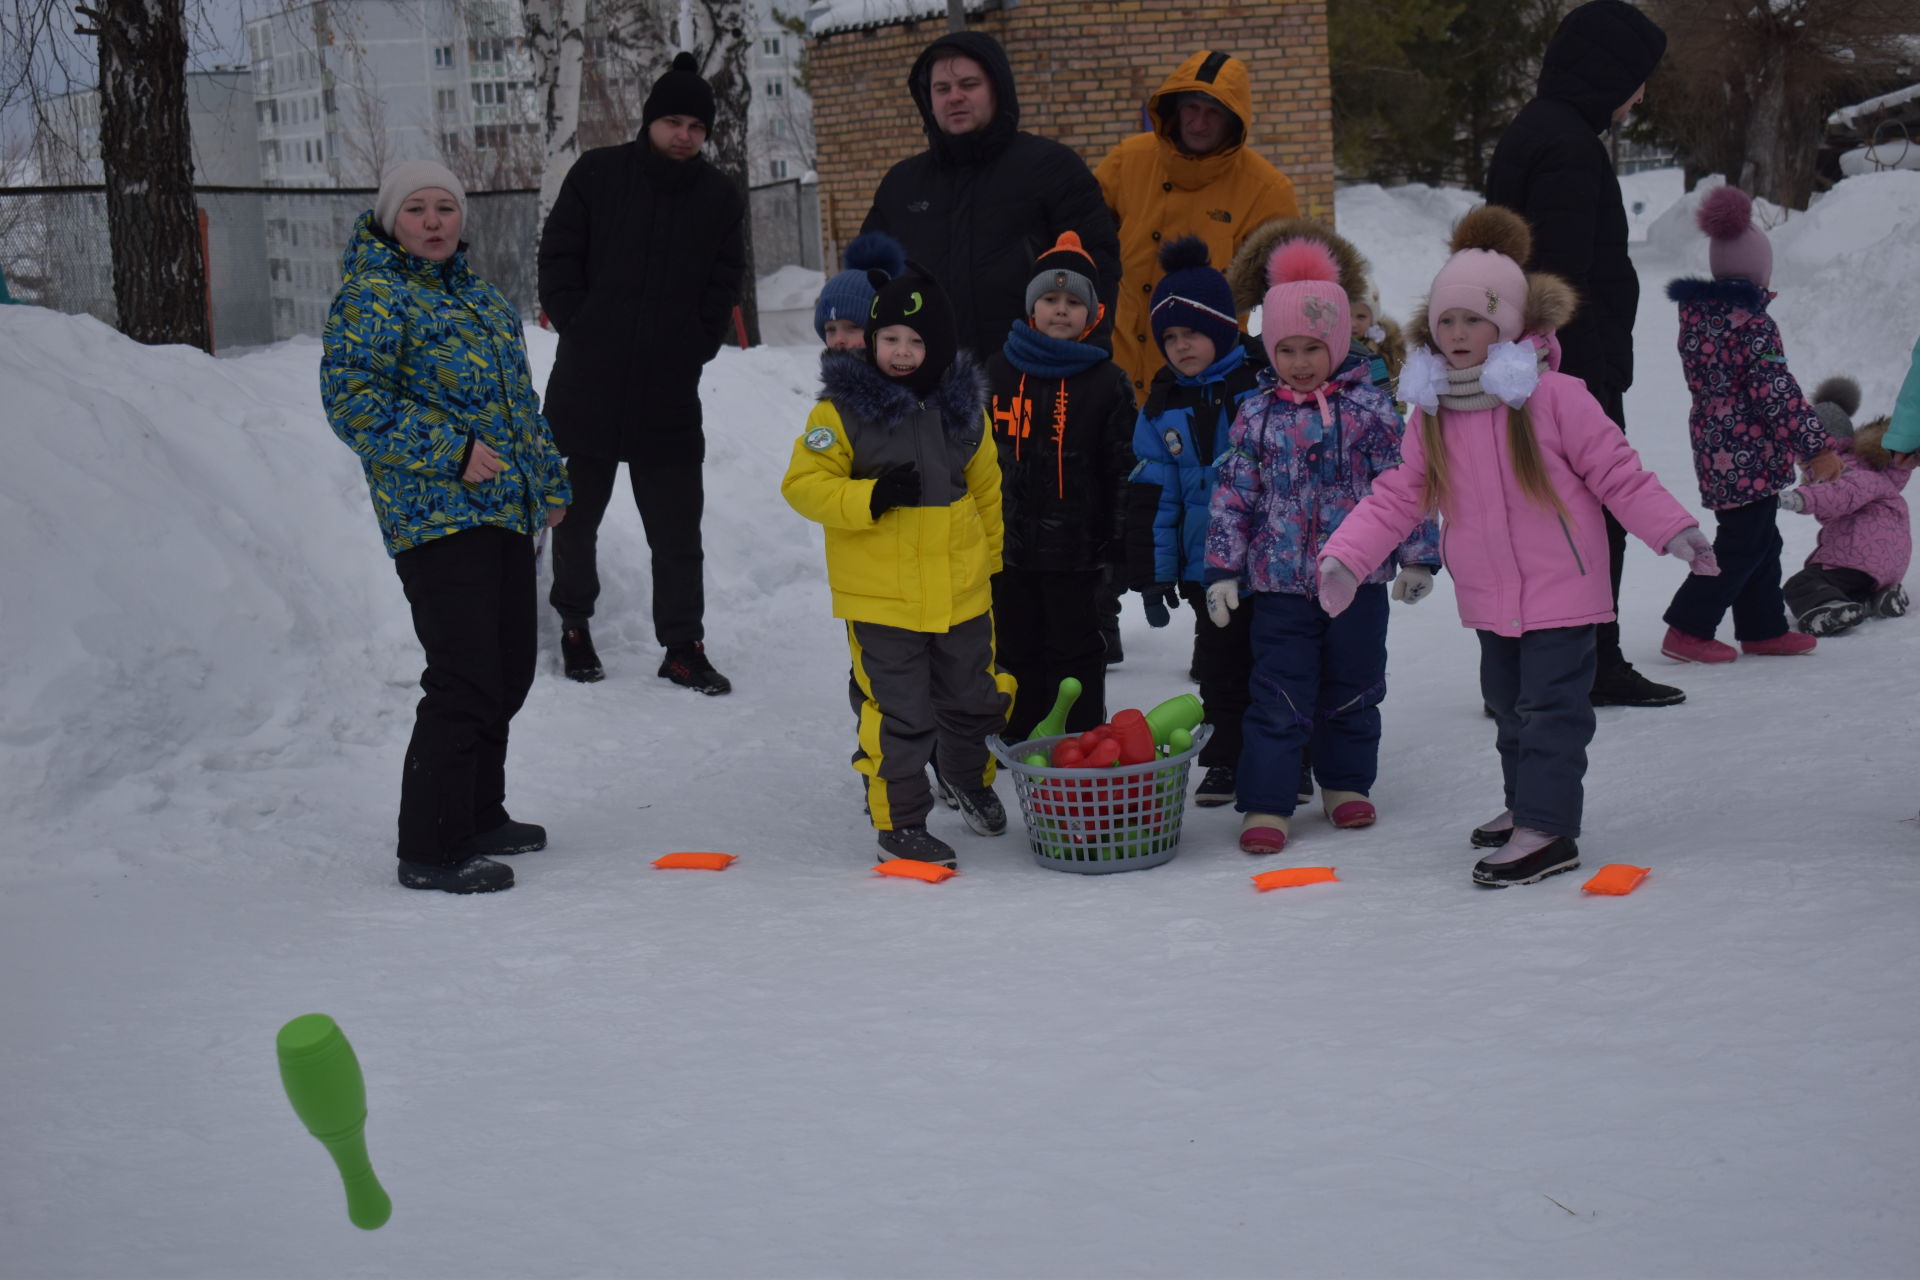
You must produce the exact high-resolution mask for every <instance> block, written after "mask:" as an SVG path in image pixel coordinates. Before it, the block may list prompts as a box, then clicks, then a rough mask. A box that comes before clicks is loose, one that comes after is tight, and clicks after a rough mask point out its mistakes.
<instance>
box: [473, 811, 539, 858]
mask: <svg viewBox="0 0 1920 1280" xmlns="http://www.w3.org/2000/svg"><path fill="white" fill-rule="evenodd" d="M473 847H474V848H475V849H477V850H479V851H480V853H481V854H482V855H484V856H485V857H489V858H497V857H499V856H500V855H501V854H503V853H534V852H536V851H538V850H540V849H544V848H546V847H547V829H546V828H545V827H543V826H541V825H540V824H538V823H536V822H515V821H514V820H513V819H512V818H508V819H507V820H506V821H505V822H503V823H501V824H500V825H499V826H497V827H495V828H494V829H493V830H491V831H482V832H481V833H480V834H478V835H476V836H475V837H474V838H473Z"/></svg>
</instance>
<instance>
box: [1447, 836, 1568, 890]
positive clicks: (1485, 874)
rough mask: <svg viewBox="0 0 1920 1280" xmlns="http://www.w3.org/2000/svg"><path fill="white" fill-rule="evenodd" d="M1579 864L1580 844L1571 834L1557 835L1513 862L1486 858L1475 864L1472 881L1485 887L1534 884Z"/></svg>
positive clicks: (1496, 887) (1497, 887) (1499, 887)
mask: <svg viewBox="0 0 1920 1280" xmlns="http://www.w3.org/2000/svg"><path fill="white" fill-rule="evenodd" d="M1579 865H1580V846H1579V845H1577V844H1575V843H1574V842H1573V837H1572V836H1558V837H1556V838H1555V839H1554V840H1553V842H1552V843H1550V844H1547V845H1545V846H1543V847H1541V848H1539V849H1535V850H1534V851H1533V852H1532V853H1530V854H1528V855H1527V856H1526V857H1524V858H1515V859H1514V860H1513V861H1512V862H1495V863H1490V862H1488V861H1486V860H1485V859H1484V858H1483V859H1481V860H1480V861H1479V862H1476V863H1474V864H1473V882H1474V883H1475V884H1477V885H1479V886H1481V887H1482V888H1486V889H1504V888H1506V887H1507V886H1508V885H1510V884H1532V883H1534V882H1535V881H1536V880H1545V879H1546V878H1547V877H1548V876H1557V875H1559V874H1560V873H1561V872H1562V871H1571V870H1573V869H1574V868H1575V867H1577V866H1579Z"/></svg>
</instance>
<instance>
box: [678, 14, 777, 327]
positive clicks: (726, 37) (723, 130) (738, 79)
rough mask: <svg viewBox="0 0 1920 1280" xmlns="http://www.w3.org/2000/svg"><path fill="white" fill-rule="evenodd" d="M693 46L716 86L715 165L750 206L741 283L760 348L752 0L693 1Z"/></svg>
mask: <svg viewBox="0 0 1920 1280" xmlns="http://www.w3.org/2000/svg"><path fill="white" fill-rule="evenodd" d="M691 8H692V12H693V45H694V47H693V48H692V49H690V50H689V51H688V52H690V53H692V54H693V56H694V57H695V58H696V59H698V60H699V63H700V74H701V75H702V76H704V77H706V81H707V83H708V84H710V85H712V86H713V104H714V120H713V136H712V137H711V138H710V139H709V140H708V142H707V153H708V155H709V156H710V157H711V158H712V160H713V164H714V167H715V168H717V169H719V170H720V172H722V173H724V174H726V175H727V177H728V178H730V179H732V180H733V184H734V185H735V186H736V187H738V188H739V189H740V198H741V200H742V201H744V202H745V203H746V205H747V225H746V228H745V232H744V235H743V237H742V238H743V239H744V241H745V242H746V254H747V269H746V271H745V273H744V274H743V276H742V279H741V284H740V317H741V319H742V321H743V322H744V323H745V326H746V330H747V342H748V344H749V345H752V346H758V345H759V344H760V297H759V288H758V282H757V278H756V274H755V267H754V261H753V197H752V192H751V191H750V190H749V187H748V168H747V150H748V137H747V108H748V106H749V105H750V104H751V102H752V99H753V78H752V76H751V75H749V74H748V71H747V58H748V55H749V54H750V53H751V52H752V49H753V13H752V5H751V4H749V3H748V0H692V5H691Z"/></svg>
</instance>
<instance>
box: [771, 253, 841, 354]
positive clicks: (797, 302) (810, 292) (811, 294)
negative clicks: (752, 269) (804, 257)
mask: <svg viewBox="0 0 1920 1280" xmlns="http://www.w3.org/2000/svg"><path fill="white" fill-rule="evenodd" d="M825 282H826V276H825V274H823V273H822V272H819V271H815V270H813V269H812V268H811V267H802V266H795V265H791V264H789V265H788V266H784V267H781V268H780V269H779V270H778V271H775V272H774V273H773V274H772V275H765V276H761V277H760V281H759V297H760V340H761V341H762V342H764V343H766V344H768V345H769V346H775V347H786V346H806V345H808V344H809V343H816V342H818V341H819V338H818V337H817V336H816V335H815V334H814V332H813V304H814V300H815V299H816V298H818V297H819V296H820V287H821V285H823V284H824V283H825Z"/></svg>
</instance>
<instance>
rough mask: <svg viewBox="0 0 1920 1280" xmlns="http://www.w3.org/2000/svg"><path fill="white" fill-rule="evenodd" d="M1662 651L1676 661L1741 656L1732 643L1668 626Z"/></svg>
mask: <svg viewBox="0 0 1920 1280" xmlns="http://www.w3.org/2000/svg"><path fill="white" fill-rule="evenodd" d="M1660 652H1661V653H1663V654H1665V655H1666V656H1667V657H1669V658H1672V659H1673V660H1674V661H1675V662H1732V661H1734V660H1735V659H1736V658H1738V657H1739V656H1740V655H1739V654H1738V653H1736V652H1734V648H1733V646H1732V645H1730V644H1721V643H1720V642H1719V641H1718V640H1713V639H1707V640H1702V639H1701V638H1700V637H1699V636H1694V635H1688V634H1687V633H1686V632H1684V631H1682V630H1681V629H1680V628H1678V627H1668V628H1667V637H1666V639H1664V640H1662V641H1661V642H1660ZM1747 652H1748V653H1752V652H1753V650H1752V649H1748V650H1747Z"/></svg>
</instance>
